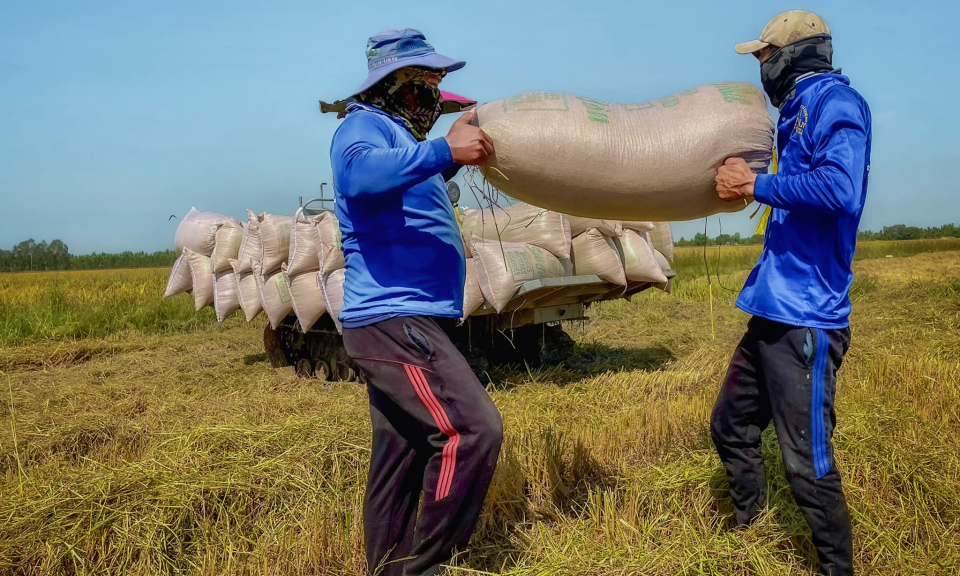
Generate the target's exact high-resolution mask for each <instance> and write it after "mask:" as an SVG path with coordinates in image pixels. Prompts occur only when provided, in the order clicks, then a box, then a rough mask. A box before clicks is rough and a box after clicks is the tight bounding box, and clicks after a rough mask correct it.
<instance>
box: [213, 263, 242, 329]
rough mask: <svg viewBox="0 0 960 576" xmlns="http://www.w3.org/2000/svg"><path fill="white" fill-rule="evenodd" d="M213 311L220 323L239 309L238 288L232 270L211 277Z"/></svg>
mask: <svg viewBox="0 0 960 576" xmlns="http://www.w3.org/2000/svg"><path fill="white" fill-rule="evenodd" d="M213 309H214V310H215V311H216V313H217V322H220V323H223V321H224V320H226V319H227V318H229V317H230V316H231V315H232V314H233V313H234V312H236V311H237V310H239V309H240V286H239V285H238V284H237V273H236V272H234V271H233V268H231V269H229V270H226V271H224V272H215V273H214V275H213Z"/></svg>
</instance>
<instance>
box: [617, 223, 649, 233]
mask: <svg viewBox="0 0 960 576" xmlns="http://www.w3.org/2000/svg"><path fill="white" fill-rule="evenodd" d="M621 224H623V229H624V230H633V231H634V232H649V231H651V230H653V228H654V224H653V222H647V221H646V220H624V221H623V222H621Z"/></svg>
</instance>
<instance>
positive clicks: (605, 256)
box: [570, 216, 669, 288]
mask: <svg viewBox="0 0 960 576" xmlns="http://www.w3.org/2000/svg"><path fill="white" fill-rule="evenodd" d="M663 224H664V225H666V223H663ZM570 228H571V232H572V233H573V235H574V237H573V264H574V272H575V273H576V274H577V275H578V276H584V275H590V274H595V275H597V276H599V277H600V278H601V279H602V280H604V281H606V282H610V283H611V284H617V285H619V286H623V287H624V288H626V286H627V285H628V284H629V283H631V282H651V283H654V284H657V285H662V284H666V282H667V278H666V276H664V274H663V269H666V268H669V264H666V263H663V264H660V263H658V262H657V259H656V255H655V253H654V250H653V249H652V248H651V246H650V242H649V240H648V238H647V236H646V235H647V234H648V233H650V232H651V231H654V230H656V225H654V224H653V223H651V222H641V221H615V220H596V219H591V218H579V217H575V216H571V217H570ZM668 230H669V228H668Z"/></svg>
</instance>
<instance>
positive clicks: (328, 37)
mask: <svg viewBox="0 0 960 576" xmlns="http://www.w3.org/2000/svg"><path fill="white" fill-rule="evenodd" d="M797 7H799V6H797V5H796V4H794V3H784V2H779V1H774V2H753V1H750V2H745V1H740V2H735V3H730V2H715V1H714V2H708V1H700V0H697V1H687V2H622V3H619V4H618V3H612V2H563V1H558V0H551V1H530V0H525V1H523V2H517V1H516V0H514V1H510V2H501V1H488V2H482V3H459V2H425V1H418V2H389V3H388V2H379V1H366V2H362V3H360V2H355V3H350V2H343V3H341V2H319V1H316V0H314V1H312V2H299V1H288V2H278V3H268V2H252V1H231V2H213V1H205V2H180V1H168V2H162V3H160V2H151V3H147V2H119V1H118V2H101V1H94V0H90V1H87V2H75V1H73V2H54V1H44V2H10V3H7V4H6V6H5V9H4V11H3V15H2V17H0V109H2V113H0V198H2V200H3V203H2V206H3V212H4V216H5V217H4V225H3V226H0V247H4V248H6V247H9V246H11V245H13V244H14V243H16V242H18V241H20V240H23V239H26V238H28V237H33V238H35V239H37V240H40V239H47V240H51V239H53V238H60V239H62V240H63V241H65V242H66V243H67V244H68V245H69V246H70V249H71V252H74V253H85V252H90V251H120V250H125V249H132V250H149V251H152V250H159V249H165V248H172V247H173V234H174V230H175V227H176V221H173V222H168V221H167V217H168V216H169V215H170V214H176V215H177V216H182V215H183V214H185V213H186V212H187V211H188V210H189V209H190V207H191V206H193V205H196V206H197V207H198V208H200V209H201V210H210V211H216V212H223V213H228V214H233V215H237V216H241V215H242V214H243V213H244V211H245V209H246V208H253V209H255V210H257V211H264V210H265V211H271V212H278V213H292V212H293V211H294V210H295V209H296V205H297V198H298V196H304V197H311V196H315V195H316V193H317V191H318V190H319V184H320V182H328V181H329V178H330V168H329V161H328V158H327V154H328V149H329V144H330V138H331V135H332V134H333V131H334V130H335V128H336V126H337V120H336V119H335V118H333V117H331V116H330V115H321V114H320V113H319V112H318V109H317V100H318V99H319V98H323V99H336V98H338V97H341V96H344V95H346V94H349V93H350V92H351V90H352V89H353V88H354V87H355V86H356V85H358V84H359V82H360V81H361V79H362V78H363V77H364V75H365V71H366V70H365V59H364V53H363V52H364V46H365V43H366V39H367V37H368V36H369V35H370V34H371V33H373V32H375V31H377V30H379V29H381V28H385V27H391V26H411V27H415V28H420V29H421V30H423V31H424V33H425V34H426V35H427V38H428V39H429V40H430V41H431V42H432V43H433V44H434V46H436V47H437V48H438V49H439V50H440V51H442V52H444V53H447V54H449V55H451V56H454V57H457V58H462V59H465V60H467V62H468V65H467V67H466V68H465V69H464V70H463V71H461V72H458V73H456V74H452V75H451V76H449V77H448V78H447V79H446V80H445V81H444V88H445V89H447V90H451V91H453V92H457V93H460V94H465V95H469V96H471V97H473V98H476V99H478V100H480V101H481V102H483V101H489V100H496V99H500V98H504V97H507V96H510V95H512V94H515V93H518V92H523V91H527V90H553V91H562V92H571V93H575V94H578V95H583V96H589V97H592V98H597V99H601V100H607V101H613V102H637V101H643V100H648V99H651V98H657V97H661V96H664V95H667V94H670V93H673V92H676V91H679V90H683V89H686V88H689V87H692V86H695V85H698V84H705V83H709V82H718V81H731V80H732V81H747V82H752V83H755V84H759V69H758V66H757V64H756V62H755V61H754V60H753V59H752V58H750V57H738V56H737V55H736V54H735V53H734V52H733V45H734V44H735V43H736V42H740V41H743V40H748V39H752V38H756V37H757V35H758V34H759V32H760V30H761V28H762V27H763V25H764V24H765V23H766V21H767V20H768V19H769V18H770V17H772V16H773V15H774V14H775V13H777V12H779V11H782V10H788V9H793V8H797ZM802 7H803V8H805V9H808V10H813V11H816V12H818V13H820V14H821V15H822V16H823V17H824V18H825V19H826V20H827V22H828V23H829V24H830V26H831V28H832V30H833V33H834V48H835V58H834V63H835V64H836V65H838V66H841V67H842V68H843V69H844V72H845V73H846V74H848V75H849V76H850V77H851V79H852V82H853V86H854V87H856V88H857V89H859V90H860V91H861V93H862V94H863V95H864V96H865V97H866V98H867V100H868V102H869V103H870V105H871V107H872V110H873V117H874V146H873V158H872V168H871V184H870V192H869V195H868V200H867V208H866V210H865V214H864V218H863V227H865V228H874V229H876V228H879V227H880V226H882V225H885V224H894V223H906V224H911V225H922V226H927V225H939V224H943V223H946V222H960V194H958V191H960V184H958V183H957V181H958V179H957V177H956V176H955V170H954V168H955V167H956V166H957V165H958V164H960V153H958V152H957V147H956V145H955V141H956V139H957V133H958V128H960V114H958V113H957V110H956V104H955V101H956V99H957V95H958V92H960V91H958V88H960V74H958V72H960V64H958V59H957V57H956V54H957V49H958V48H960V39H958V35H957V34H956V23H957V21H958V20H960V3H958V2H955V1H949V2H948V1H927V2H896V3H895V2H889V1H875V2H859V1H858V2H843V3H840V2H823V1H818V2H808V3H806V5H804V6H802ZM449 121H450V120H449V119H445V120H444V121H442V122H441V123H440V124H439V125H438V126H437V128H436V129H435V131H434V133H433V136H442V135H443V134H445V133H446V130H447V128H448V127H449ZM328 190H329V188H328ZM717 220H718V219H717V218H716V217H714V218H711V219H710V229H711V234H715V233H716V231H717ZM722 222H723V229H724V232H731V233H732V232H737V231H739V232H742V233H747V232H750V231H751V230H752V228H753V223H751V222H750V221H749V220H748V219H747V214H745V213H740V214H734V215H724V216H723V217H722ZM675 229H676V232H677V235H678V236H679V235H686V236H688V237H689V236H690V235H692V234H693V233H695V232H696V231H697V230H702V229H703V221H702V220H700V221H696V222H688V223H680V224H677V225H676V226H675Z"/></svg>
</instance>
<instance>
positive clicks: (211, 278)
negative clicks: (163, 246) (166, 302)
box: [163, 207, 244, 322]
mask: <svg viewBox="0 0 960 576" xmlns="http://www.w3.org/2000/svg"><path fill="white" fill-rule="evenodd" d="M243 238H244V228H243V225H242V224H241V223H240V221H239V220H237V219H236V218H233V217H231V216H224V215H223V214H215V213H213V212H200V211H199V210H197V209H196V208H195V207H194V208H191V209H190V212H188V213H187V215H186V216H184V217H183V220H181V221H180V225H179V226H178V227H177V233H176V236H175V239H174V248H175V249H176V251H177V253H179V254H180V256H179V257H178V258H177V261H176V262H175V263H174V265H173V270H172V271H171V273H170V279H169V281H168V282H167V288H166V290H165V291H164V294H163V295H164V297H170V296H173V295H175V294H181V293H184V292H189V293H191V294H192V295H193V300H194V308H195V309H196V310H197V311H199V310H201V309H203V308H204V307H206V306H211V305H212V306H214V308H215V310H216V313H217V320H218V321H220V322H223V320H225V319H226V318H227V317H228V316H230V315H231V314H233V312H235V311H236V310H237V308H238V307H239V306H240V299H239V291H238V287H237V279H236V274H235V273H234V271H233V269H232V268H231V266H230V260H231V259H232V258H236V256H237V254H238V252H239V250H240V246H241V244H242V242H243Z"/></svg>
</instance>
